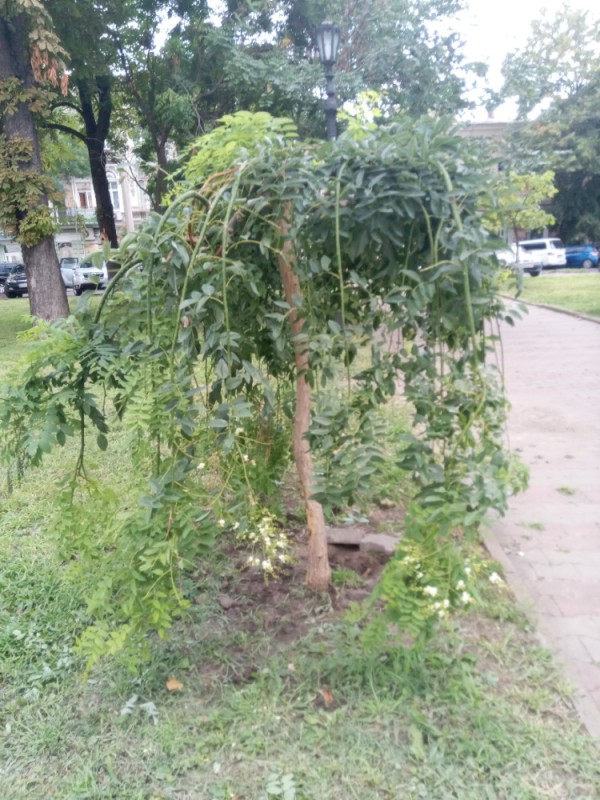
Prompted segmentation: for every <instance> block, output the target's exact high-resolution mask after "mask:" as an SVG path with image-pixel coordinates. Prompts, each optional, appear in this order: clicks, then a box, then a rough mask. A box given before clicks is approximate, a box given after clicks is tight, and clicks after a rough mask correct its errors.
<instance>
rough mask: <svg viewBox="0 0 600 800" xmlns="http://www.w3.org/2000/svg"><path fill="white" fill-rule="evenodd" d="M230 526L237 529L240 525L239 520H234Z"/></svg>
mask: <svg viewBox="0 0 600 800" xmlns="http://www.w3.org/2000/svg"><path fill="white" fill-rule="evenodd" d="M231 527H232V528H233V530H234V531H237V529H238V528H239V527H240V523H239V522H234V523H233V525H232V526H231Z"/></svg>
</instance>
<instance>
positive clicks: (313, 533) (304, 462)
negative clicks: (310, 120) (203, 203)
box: [279, 220, 331, 592]
mask: <svg viewBox="0 0 600 800" xmlns="http://www.w3.org/2000/svg"><path fill="white" fill-rule="evenodd" d="M279 230H280V233H281V234H282V238H283V240H284V242H283V247H282V251H281V254H280V256H279V274H280V276H281V282H282V283H283V288H284V292H285V299H286V301H287V303H288V305H289V306H290V308H291V311H290V315H289V318H290V325H291V328H292V335H293V338H294V355H295V361H296V412H295V415H294V436H293V446H294V458H295V461H296V469H297V470H298V475H299V476H300V482H301V485H302V492H303V495H304V505H305V508H306V526H307V530H308V556H307V565H306V585H307V586H308V587H309V589H313V590H314V591H316V592H325V591H327V589H328V587H329V584H330V582H331V569H330V567H329V555H328V553H327V535H326V531H325V516H324V514H323V506H322V505H321V504H320V503H319V502H318V501H317V500H313V499H312V498H311V495H312V491H313V484H314V471H313V463H312V455H311V452H310V445H309V443H308V441H307V440H306V434H307V432H308V428H309V425H310V406H311V395H312V392H311V386H310V384H309V383H308V381H307V380H306V378H305V375H306V372H307V370H308V368H309V357H308V341H307V338H306V336H304V335H303V333H302V331H303V329H304V320H303V319H302V317H301V316H300V314H299V313H298V311H297V307H298V303H299V302H301V301H302V289H301V288H300V281H299V279H298V276H297V275H296V273H295V272H294V263H295V257H294V249H293V244H292V242H291V241H290V240H289V239H287V238H286V237H287V235H288V231H289V223H288V222H287V220H282V221H281V222H280V223H279Z"/></svg>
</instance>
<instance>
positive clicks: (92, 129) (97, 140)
mask: <svg viewBox="0 0 600 800" xmlns="http://www.w3.org/2000/svg"><path fill="white" fill-rule="evenodd" d="M95 84H96V86H95V88H96V89H97V92H98V114H97V116H96V114H95V112H94V102H93V98H92V91H91V88H90V85H89V83H88V82H87V80H79V81H78V82H77V91H78V92H79V100H80V102H81V115H82V117H83V122H84V125H85V144H86V147H87V151H88V158H89V160H90V170H91V174H92V186H93V187H94V196H95V198H96V217H97V219H98V227H99V228H100V238H101V239H102V241H103V242H110V246H111V247H114V248H116V247H118V246H119V239H118V237H117V227H116V225H115V212H114V209H113V204H112V199H111V196H110V186H109V183H108V178H107V176H106V152H105V146H106V137H107V136H108V132H109V130H110V118H111V115H112V109H113V105H112V90H111V79H110V78H109V77H97V78H96V79H95Z"/></svg>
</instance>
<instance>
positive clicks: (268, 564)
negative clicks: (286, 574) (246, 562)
mask: <svg viewBox="0 0 600 800" xmlns="http://www.w3.org/2000/svg"><path fill="white" fill-rule="evenodd" d="M261 567H262V568H263V569H264V570H265V572H270V571H271V570H272V569H273V567H272V566H271V562H270V561H269V559H268V558H265V560H264V561H263V562H262V564H261Z"/></svg>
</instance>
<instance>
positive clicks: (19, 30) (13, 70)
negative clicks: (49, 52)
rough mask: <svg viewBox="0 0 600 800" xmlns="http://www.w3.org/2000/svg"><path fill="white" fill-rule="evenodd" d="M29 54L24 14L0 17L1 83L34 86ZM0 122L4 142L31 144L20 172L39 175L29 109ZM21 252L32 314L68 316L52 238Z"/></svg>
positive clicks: (21, 216)
mask: <svg viewBox="0 0 600 800" xmlns="http://www.w3.org/2000/svg"><path fill="white" fill-rule="evenodd" d="M28 54H29V49H28V36H27V25H26V21H25V18H24V16H23V14H18V15H16V16H14V17H11V19H10V21H9V20H7V19H5V18H2V17H0V80H7V79H9V78H18V79H19V80H20V81H21V84H22V85H23V86H24V87H25V88H31V87H33V85H34V78H33V72H32V69H31V65H30V63H29V55H28ZM0 122H1V125H2V131H3V133H4V135H5V136H6V138H7V139H17V138H19V139H24V140H26V141H28V142H29V143H30V145H31V158H30V159H29V161H28V162H23V163H21V164H20V165H19V166H20V169H22V170H24V171H35V172H38V173H41V172H42V164H41V158H40V146H39V138H38V132H37V129H36V126H35V120H34V117H33V114H32V112H31V109H30V108H29V106H28V105H27V104H26V103H19V104H18V105H17V107H16V109H15V111H14V112H13V113H12V114H7V113H5V114H4V115H3V117H2V119H1V120H0ZM38 204H39V206H41V207H44V208H47V207H48V198H47V196H46V195H45V194H40V196H39V199H38ZM27 213H28V212H27V210H26V209H25V210H22V211H18V212H17V213H16V219H15V226H16V229H17V232H18V230H19V226H20V224H21V223H22V222H23V221H24V220H25V219H26V218H27ZM22 252H23V261H24V263H25V274H26V276H27V288H28V296H29V308H30V311H31V315H32V316H34V317H39V318H42V319H47V320H53V319H58V318H59V317H66V316H68V314H69V305H68V302H67V292H66V289H65V285H64V283H63V280H62V277H61V274H60V267H59V264H58V256H57V254H56V248H55V247H54V237H52V236H46V237H45V238H44V239H42V240H41V241H40V242H38V243H36V244H35V245H33V246H32V247H25V246H23V247H22Z"/></svg>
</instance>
